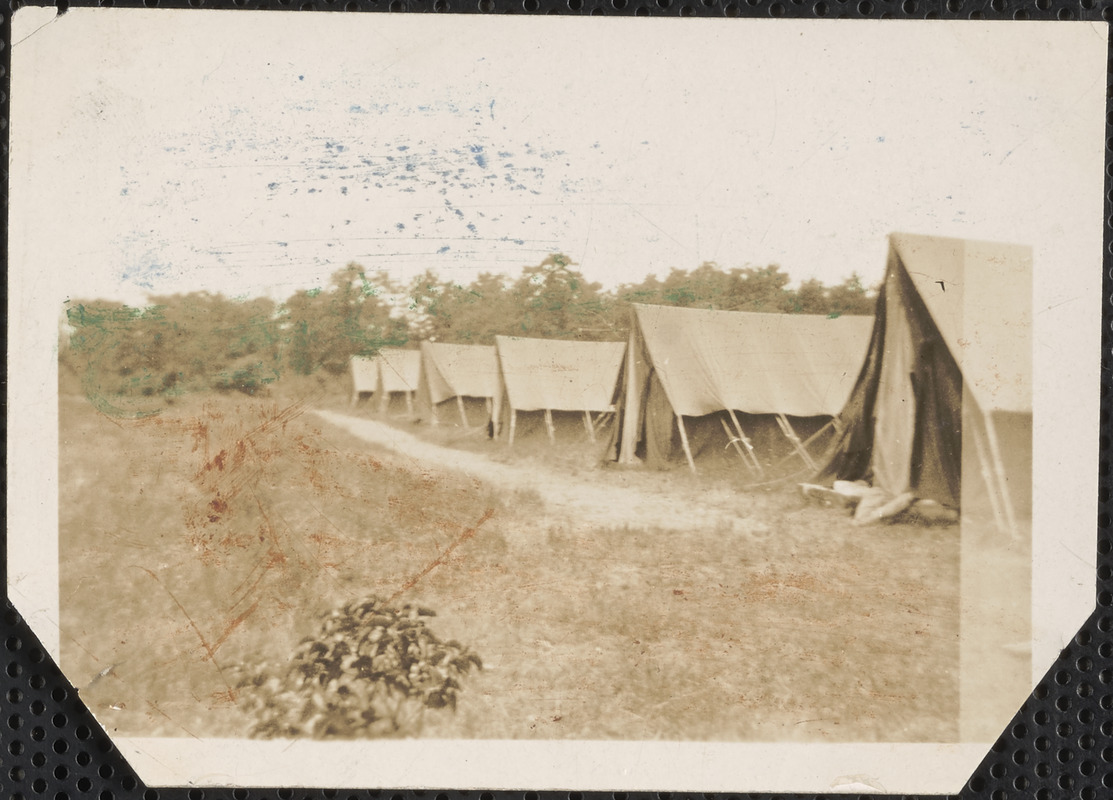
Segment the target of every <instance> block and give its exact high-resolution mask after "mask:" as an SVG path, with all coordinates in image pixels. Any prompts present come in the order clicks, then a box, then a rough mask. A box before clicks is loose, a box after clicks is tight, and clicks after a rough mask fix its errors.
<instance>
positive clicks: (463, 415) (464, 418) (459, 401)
mask: <svg viewBox="0 0 1113 800" xmlns="http://www.w3.org/2000/svg"><path fill="white" fill-rule="evenodd" d="M456 408H458V409H460V423H461V424H462V425H463V426H464V427H465V428H466V427H468V414H467V412H466V411H464V398H463V397H461V396H460V395H456Z"/></svg>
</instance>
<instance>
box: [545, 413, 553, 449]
mask: <svg viewBox="0 0 1113 800" xmlns="http://www.w3.org/2000/svg"><path fill="white" fill-rule="evenodd" d="M545 427H546V428H548V430H549V444H556V428H555V427H553V412H552V410H551V409H548V408H546V409H545Z"/></svg>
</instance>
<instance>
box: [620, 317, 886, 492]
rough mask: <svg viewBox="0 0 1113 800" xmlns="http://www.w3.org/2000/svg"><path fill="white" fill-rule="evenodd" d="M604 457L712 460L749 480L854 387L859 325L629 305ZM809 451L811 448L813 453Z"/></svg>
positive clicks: (801, 451)
mask: <svg viewBox="0 0 1113 800" xmlns="http://www.w3.org/2000/svg"><path fill="white" fill-rule="evenodd" d="M632 323H633V324H632V326H631V332H630V344H629V348H628V355H627V358H626V361H625V364H624V367H623V372H622V377H621V380H620V385H619V388H618V392H617V395H616V405H617V406H618V408H619V409H620V414H621V417H620V424H619V425H618V426H617V427H616V429H615V432H614V435H613V437H612V441H611V452H610V456H611V458H612V460H616V461H618V462H620V463H626V464H632V463H639V462H643V461H644V462H645V463H647V464H649V465H651V466H663V465H665V464H667V463H669V462H672V461H676V460H678V459H684V460H686V461H687V463H688V465H689V467H690V468H691V469H692V470H693V471H695V470H696V460H697V459H698V458H700V457H701V456H703V457H710V456H711V455H712V454H715V453H718V454H723V455H729V456H730V457H732V458H738V457H741V458H742V459H743V461H744V462H745V463H746V464H748V465H749V467H750V468H751V469H753V470H754V471H755V472H757V473H759V474H760V473H762V472H763V469H764V467H763V464H765V465H768V463H770V461H772V460H773V459H774V458H784V457H785V456H786V455H791V454H793V453H795V454H796V455H798V456H799V457H801V458H803V459H804V463H805V464H814V461H812V460H811V459H812V456H811V455H810V452H809V450H808V446H809V445H810V444H811V443H810V442H808V441H807V440H808V439H809V438H810V437H814V436H816V435H817V434H819V433H821V432H823V430H824V429H825V426H826V425H827V424H828V423H829V422H830V420H831V419H832V418H833V416H834V415H835V414H836V413H838V412H839V411H840V410H841V409H842V407H843V404H844V403H845V402H846V398H847V396H848V395H849V393H850V390H851V388H852V387H853V385H854V379H855V377H856V376H857V374H858V371H859V369H860V367H861V364H862V359H863V357H864V356H865V353H866V345H867V343H868V341H869V333H870V325H871V321H870V319H869V318H867V317H839V318H828V317H823V316H815V315H805V314H766V313H751V312H743V311H710V310H705V309H692V308H675V307H670V306H649V305H637V304H635V305H634V306H633V319H632ZM813 447H814V445H813Z"/></svg>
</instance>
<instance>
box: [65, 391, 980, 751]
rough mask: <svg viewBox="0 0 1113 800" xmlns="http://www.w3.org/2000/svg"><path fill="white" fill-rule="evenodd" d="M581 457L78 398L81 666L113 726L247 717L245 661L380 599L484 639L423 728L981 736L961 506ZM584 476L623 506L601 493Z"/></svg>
mask: <svg viewBox="0 0 1113 800" xmlns="http://www.w3.org/2000/svg"><path fill="white" fill-rule="evenodd" d="M337 407H338V408H339V407H342V405H341V406H337ZM437 435H438V436H440V437H441V439H442V443H444V441H445V437H447V436H448V434H446V433H441V434H437ZM486 447H487V445H484V444H482V443H473V444H472V445H469V449H470V450H471V451H473V455H475V456H477V457H484V449H485V448H486ZM562 452H563V453H564V454H563V455H561V456H560V457H559V458H557V459H556V460H555V461H549V462H547V461H546V460H545V458H544V454H543V452H542V451H540V450H539V449H538V448H532V449H531V448H522V449H521V450H520V451H519V452H518V453H515V454H508V453H507V452H505V451H499V452H497V453H496V452H494V451H491V452H490V453H488V454H487V455H490V456H496V458H494V459H492V460H493V461H494V462H498V463H501V464H502V465H504V466H505V465H509V466H511V467H513V468H514V469H515V470H516V472H517V474H518V475H519V480H517V481H516V482H515V483H514V484H513V485H498V484H496V483H492V482H490V481H486V480H482V479H480V478H478V477H475V476H474V475H472V476H467V475H464V474H461V473H458V472H454V471H450V470H446V469H444V468H442V467H441V466H440V465H439V464H438V463H436V462H435V461H430V460H428V459H422V458H418V457H416V456H412V455H406V454H404V453H400V452H397V451H395V452H392V451H389V450H386V449H384V448H380V447H376V446H375V445H371V444H368V443H367V442H365V441H363V440H361V439H360V438H357V437H356V436H354V435H352V434H351V433H348V432H346V431H345V430H343V429H341V428H338V427H335V426H333V425H330V424H327V423H325V422H323V421H322V420H321V419H320V418H318V417H316V416H314V415H313V414H311V413H309V409H308V407H307V406H306V405H303V404H297V403H292V404H291V403H287V402H285V401H282V402H277V401H261V400H253V399H248V398H232V397H211V398H208V399H200V398H198V399H191V400H183V401H180V402H179V403H177V404H176V405H174V406H173V407H170V408H167V409H166V410H165V411H164V412H163V413H162V414H160V415H158V416H155V417H150V418H146V419H143V420H132V421H126V420H120V419H113V418H110V417H106V416H104V415H102V414H99V413H98V412H96V411H95V410H94V409H93V408H92V406H90V405H89V404H88V403H87V402H86V401H85V400H84V399H82V398H79V397H76V396H63V397H62V398H61V475H60V487H61V488H60V492H61V498H60V503H61V509H60V510H61V517H60V525H61V531H60V536H61V542H60V544H61V553H62V556H61V603H62V634H63V641H62V659H63V668H64V669H65V671H66V673H67V675H68V676H69V677H70V679H71V680H72V681H73V682H74V684H75V685H76V686H77V687H78V688H79V689H80V690H81V696H82V698H83V699H84V700H85V702H86V703H87V704H88V705H89V706H90V708H91V709H92V710H93V711H94V713H95V714H96V715H97V716H98V718H99V719H100V720H101V721H102V722H103V723H104V724H105V726H106V727H108V728H109V729H115V730H118V731H120V732H121V733H125V734H129V735H165V736H179V735H180V736H189V735H193V736H242V735H244V733H245V732H246V731H247V729H248V728H249V727H250V724H251V720H250V719H248V718H246V717H245V714H244V712H243V710H242V708H243V705H244V704H243V703H242V702H241V698H240V696H239V693H238V690H237V689H236V686H237V683H238V680H239V677H240V675H242V673H243V671H244V670H245V669H251V668H252V667H254V666H257V665H259V664H263V663H274V664H281V663H283V662H284V661H285V660H286V659H288V658H289V655H290V653H291V652H292V651H293V649H294V648H295V646H296V645H297V643H298V642H299V641H300V640H301V639H302V638H303V637H304V636H306V635H308V634H309V633H311V632H312V630H313V629H314V627H315V625H316V621H317V618H318V615H319V614H321V613H322V612H324V611H326V610H328V609H330V608H332V607H335V606H338V605H342V604H344V603H346V602H348V601H350V600H353V599H355V598H359V597H362V596H366V595H370V594H375V595H379V596H381V597H387V598H395V602H397V603H403V602H414V603H420V604H422V605H424V606H428V607H430V608H432V609H435V610H436V611H437V614H438V615H437V616H436V617H435V618H433V619H432V620H431V621H430V626H431V627H432V628H433V630H434V631H435V632H436V633H437V634H438V635H440V636H442V637H443V638H455V639H459V640H460V641H461V642H463V643H464V644H466V645H468V646H469V647H471V648H473V649H474V650H475V651H476V652H478V653H479V655H480V656H482V658H483V660H484V663H485V669H484V670H483V671H482V672H480V673H477V674H473V675H472V676H471V677H470V679H469V681H468V682H467V684H466V685H465V688H464V691H463V692H462V695H461V699H460V704H459V708H458V710H457V711H456V713H452V712H451V711H438V712H435V713H433V712H430V713H428V714H427V715H426V717H425V724H424V727H423V728H422V729H421V731H420V735H423V736H430V737H441V738H443V737H474V738H577V739H601V738H622V739H668V740H760V741H815V740H827V741H875V740H876V741H949V740H954V739H955V738H956V736H957V719H958V678H957V669H958V582H959V563H958V560H959V542H958V533H957V529H956V528H953V527H952V528H946V527H944V528H923V527H915V526H903V525H894V526H887V527H877V528H855V527H853V526H851V525H850V523H849V520H848V519H847V518H845V517H843V516H842V515H841V514H839V513H838V512H835V511H833V510H831V509H823V508H816V507H811V506H808V505H806V504H804V502H803V501H802V500H801V499H800V498H798V497H797V495H796V494H795V493H794V491H793V490H792V489H789V488H786V489H781V490H776V491H768V490H767V491H748V492H739V491H734V490H733V489H732V488H731V486H730V485H729V484H728V483H724V482H723V480H722V479H716V480H713V479H699V478H697V479H693V478H691V477H690V476H688V475H686V474H685V473H683V472H677V473H641V472H636V471H631V470H624V471H619V470H605V469H600V468H598V467H597V466H595V465H594V464H592V463H590V459H586V458H584V459H579V460H577V459H576V458H575V457H574V456H573V455H570V454H569V453H568V452H565V451H562ZM569 459H571V460H569ZM554 486H558V487H559V488H560V495H559V497H560V498H561V503H562V505H560V506H559V507H554V506H553V503H554V502H556V501H555V500H554V497H555V495H554V494H553V492H552V491H551V489H552V487H554ZM577 487H581V488H582V492H583V495H584V497H585V498H586V497H588V496H589V494H590V496H593V497H598V496H599V494H600V493H601V492H607V493H608V494H607V496H608V497H613V508H612V509H611V513H609V514H601V513H587V512H586V511H585V512H584V513H583V514H582V515H580V514H578V513H577V510H576V508H577V507H576V502H575V497H576V494H575V493H576V490H577ZM591 493H594V494H591ZM647 497H652V499H653V501H654V503H655V505H653V506H652V507H650V508H649V510H643V511H642V512H641V513H633V512H631V513H630V514H629V519H628V520H627V521H625V522H616V519H621V518H622V516H623V515H622V514H621V513H620V512H621V510H622V509H624V508H627V509H629V508H631V504H632V503H636V502H639V499H640V498H647ZM585 508H586V505H585ZM615 509H618V511H615ZM658 509H667V510H668V511H667V513H666V512H664V511H659V510H658ZM697 511H698V512H700V513H698V514H697V513H696V512H697ZM654 519H660V524H654V523H653V520H654ZM685 520H689V521H690V522H689V523H687V524H686V523H685ZM453 545H455V548H454V549H452V548H453ZM449 550H450V551H451V552H450V553H449V555H448V556H446V557H442V555H443V554H444V553H445V552H446V551H449ZM438 559H440V561H438ZM431 565H432V568H431V569H430V566H431ZM426 570H428V571H427V572H426Z"/></svg>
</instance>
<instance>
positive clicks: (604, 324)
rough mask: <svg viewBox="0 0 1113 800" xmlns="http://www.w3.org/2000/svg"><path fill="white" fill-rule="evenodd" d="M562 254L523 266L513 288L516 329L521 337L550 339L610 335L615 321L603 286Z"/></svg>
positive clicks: (508, 330)
mask: <svg viewBox="0 0 1113 800" xmlns="http://www.w3.org/2000/svg"><path fill="white" fill-rule="evenodd" d="M575 266H578V265H577V264H575V263H574V262H573V261H572V259H570V258H569V257H568V256H566V255H564V254H563V253H553V254H551V255H549V256H547V257H546V258H545V259H544V260H543V261H542V262H541V263H540V264H538V265H537V266H534V267H525V268H523V269H522V273H521V275H520V277H519V278H518V279H517V280H516V281H515V282H514V285H513V286H512V287H511V289H510V294H511V297H512V298H513V300H514V302H515V303H516V304H518V307H519V308H520V312H519V314H518V317H517V320H516V324H515V325H514V326H513V329H507V330H505V332H506V333H513V334H514V335H518V336H537V337H541V338H548V339H600V338H610V335H611V333H612V331H613V328H614V324H613V321H612V320H611V319H610V317H609V315H608V313H607V312H608V310H609V304H608V303H607V301H606V299H605V298H604V297H603V296H602V288H603V287H602V285H601V284H598V283H590V282H588V281H587V280H585V279H584V276H583V273H581V272H579V271H578V270H575V269H573V267H575Z"/></svg>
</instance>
